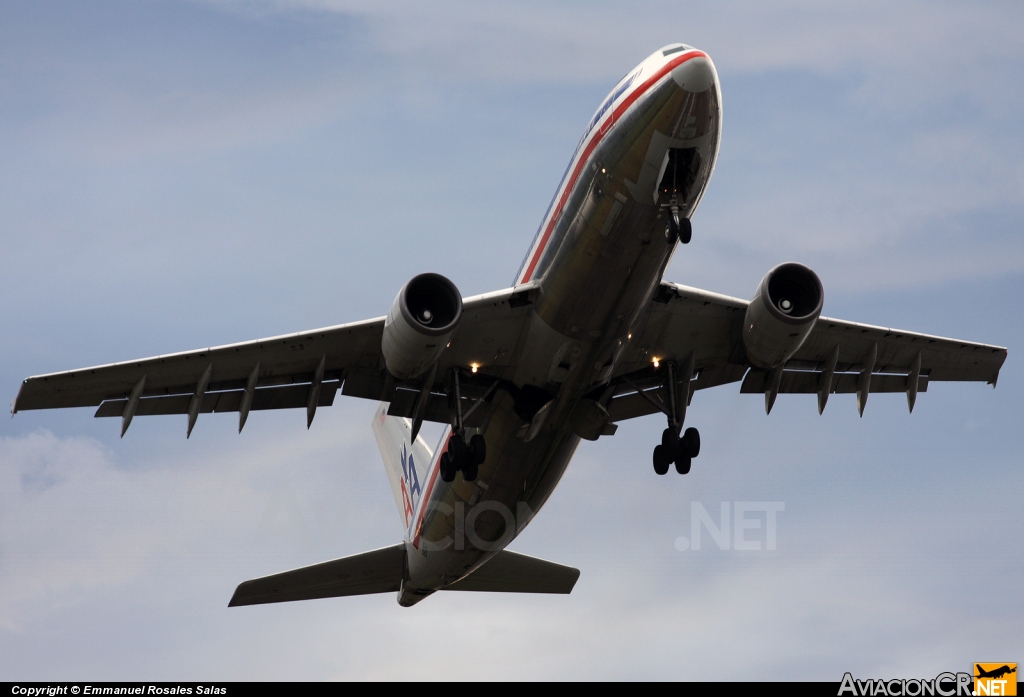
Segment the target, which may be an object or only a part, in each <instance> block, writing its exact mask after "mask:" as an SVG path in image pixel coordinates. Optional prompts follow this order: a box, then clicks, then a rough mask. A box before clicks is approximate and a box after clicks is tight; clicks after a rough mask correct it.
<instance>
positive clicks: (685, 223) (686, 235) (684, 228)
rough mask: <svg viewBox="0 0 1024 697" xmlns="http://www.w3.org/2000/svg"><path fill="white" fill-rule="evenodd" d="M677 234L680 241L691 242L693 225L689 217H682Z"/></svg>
mask: <svg viewBox="0 0 1024 697" xmlns="http://www.w3.org/2000/svg"><path fill="white" fill-rule="evenodd" d="M676 235H678V237H679V241H680V242H682V243H683V244H690V238H692V237H693V226H692V225H691V224H690V219H689V218H682V219H681V220H680V221H679V226H678V229H677V231H676Z"/></svg>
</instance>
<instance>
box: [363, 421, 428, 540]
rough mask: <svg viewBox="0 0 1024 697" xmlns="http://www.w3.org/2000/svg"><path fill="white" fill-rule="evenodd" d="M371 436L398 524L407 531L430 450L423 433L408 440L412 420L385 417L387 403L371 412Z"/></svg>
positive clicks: (421, 490) (422, 483) (410, 436)
mask: <svg viewBox="0 0 1024 697" xmlns="http://www.w3.org/2000/svg"><path fill="white" fill-rule="evenodd" d="M373 435H374V436H376V438H377V447H379V448H380V455H381V457H382V458H383V459H384V468H385V469H386V470H387V471H388V479H389V480H390V481H391V490H392V491H393V492H394V494H395V503H396V504H398V513H399V515H400V516H401V519H402V526H403V527H404V528H405V529H406V530H408V529H409V521H410V520H411V519H412V514H413V512H414V511H415V510H416V505H417V504H418V503H419V501H420V496H421V495H422V493H423V485H424V484H425V483H426V476H427V472H428V471H429V470H430V464H431V461H432V460H433V453H432V452H431V450H430V447H429V446H427V443H426V441H425V440H423V436H417V438H416V440H415V441H413V440H412V422H411V421H410V420H409V419H405V418H401V417H397V416H388V403H387V402H381V404H380V406H379V407H377V413H376V414H374V417H373Z"/></svg>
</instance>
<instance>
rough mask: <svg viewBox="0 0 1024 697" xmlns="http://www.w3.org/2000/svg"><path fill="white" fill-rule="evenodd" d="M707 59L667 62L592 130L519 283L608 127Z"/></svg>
mask: <svg viewBox="0 0 1024 697" xmlns="http://www.w3.org/2000/svg"><path fill="white" fill-rule="evenodd" d="M707 57H708V54H706V53H704V52H703V51H691V52H689V53H684V54H682V55H681V56H679V57H678V58H675V59H673V60H670V61H669V62H668V63H666V64H665V65H663V66H661V68H660V69H659V70H658V72H656V73H655V74H654V75H652V76H651V77H649V78H648V79H647V80H645V81H644V83H643V84H642V85H640V86H639V87H637V88H636V89H635V90H633V92H631V93H630V95H629V96H628V97H626V98H625V99H624V100H622V104H620V105H619V106H617V107H616V108H615V110H614V111H613V112H612V113H611V116H609V117H608V119H607V120H606V121H605V122H604V123H603V124H602V125H601V126H600V127H598V126H595V127H594V134H593V136H592V137H591V139H590V142H589V143H587V147H586V148H584V150H583V154H582V155H580V159H579V162H577V163H576V167H575V169H573V171H572V176H571V177H570V178H569V182H568V183H567V184H566V186H565V189H564V190H563V191H562V196H561V198H559V199H558V206H556V207H555V209H554V210H553V211H552V212H551V219H550V221H549V222H548V224H547V227H546V228H545V230H544V235H543V237H541V240H540V244H539V245H538V246H537V250H536V251H535V252H534V253H533V258H531V259H530V263H529V265H528V266H527V267H526V273H525V274H523V278H522V279H521V280H520V281H519V282H520V283H526V282H527V281H529V280H530V277H531V276H533V271H534V269H535V268H537V262H539V261H540V258H541V255H542V254H543V253H544V249H545V248H546V247H547V244H548V240H549V239H550V238H551V232H552V231H553V230H554V229H555V224H556V223H557V222H558V219H559V218H560V217H561V215H562V208H563V207H564V206H565V202H566V201H567V200H568V198H569V193H570V192H571V191H572V190H573V187H575V186H576V180H577V179H579V177H580V172H582V171H583V166H584V165H585V164H586V163H587V160H588V159H590V155H591V154H592V153H593V152H594V150H595V149H596V148H597V146H598V145H599V144H600V143H601V140H602V139H603V138H604V136H605V134H606V133H608V131H609V130H610V129H611V127H612V126H613V125H615V122H616V121H618V120H619V117H620V116H622V114H623V113H625V111H626V109H628V108H629V107H631V106H632V105H633V103H634V102H635V101H636V100H637V99H639V98H640V97H641V95H643V94H644V92H646V91H647V90H649V89H650V88H651V87H652V86H653V85H654V84H655V83H656V82H658V81H659V80H661V78H663V77H665V75H667V74H668V73H669V71H671V70H673V69H674V68H676V67H677V66H679V65H682V64H683V63H685V62H686V61H688V60H690V59H691V58H707Z"/></svg>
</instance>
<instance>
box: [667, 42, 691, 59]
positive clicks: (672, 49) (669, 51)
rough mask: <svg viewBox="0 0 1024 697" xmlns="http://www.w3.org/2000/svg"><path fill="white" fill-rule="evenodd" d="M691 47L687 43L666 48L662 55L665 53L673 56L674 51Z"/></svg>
mask: <svg viewBox="0 0 1024 697" xmlns="http://www.w3.org/2000/svg"><path fill="white" fill-rule="evenodd" d="M689 48H690V47H689V46H687V45H686V44H683V45H682V46H674V47H673V48H666V49H665V50H664V51H662V52H661V55H663V56H671V55H672V54H673V53H679V52H680V51H687V50H689Z"/></svg>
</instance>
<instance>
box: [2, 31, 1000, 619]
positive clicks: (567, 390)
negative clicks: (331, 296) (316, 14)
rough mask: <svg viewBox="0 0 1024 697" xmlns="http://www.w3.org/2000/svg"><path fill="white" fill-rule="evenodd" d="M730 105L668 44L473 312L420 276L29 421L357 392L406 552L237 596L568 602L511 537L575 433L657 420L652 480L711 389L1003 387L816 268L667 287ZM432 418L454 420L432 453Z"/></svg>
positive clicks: (59, 387)
mask: <svg viewBox="0 0 1024 697" xmlns="http://www.w3.org/2000/svg"><path fill="white" fill-rule="evenodd" d="M721 132H722V95H721V91H720V89H719V83H718V74H717V73H716V71H715V66H714V64H713V63H712V61H711V58H710V57H708V55H707V54H706V53H704V52H702V51H699V50H697V49H695V48H692V47H690V46H686V45H684V44H672V45H670V46H666V47H665V48H662V49H660V50H659V51H657V52H655V53H653V54H651V55H650V56H649V57H648V58H646V59H645V60H644V61H643V62H642V63H640V65H638V66H637V67H636V68H635V69H633V70H631V71H630V72H629V73H628V74H627V75H626V76H625V77H624V78H622V80H621V81H619V83H618V84H617V85H616V86H615V88H614V89H613V90H612V91H611V93H610V94H609V95H608V97H607V98H606V99H605V101H604V103H602V104H601V106H600V107H599V108H598V109H597V112H596V113H595V114H594V117H593V119H591V121H590V123H589V124H588V125H587V128H586V131H585V132H584V133H583V137H582V138H581V139H580V143H579V146H578V147H577V148H576V152H575V153H574V154H573V157H572V161H571V162H570V163H569V167H568V169H566V171H565V176H564V177H563V178H562V182H561V183H560V184H559V186H558V189H557V191H556V192H555V195H554V198H553V199H552V201H551V205H550V206H549V207H548V210H547V212H546V213H545V215H544V219H543V222H542V223H541V225H540V229H539V230H538V231H537V235H536V237H535V238H534V240H533V243H532V244H531V245H530V249H529V252H528V253H527V255H526V259H525V260H524V261H523V264H522V267H521V268H520V270H519V272H518V274H517V275H516V278H515V282H514V283H513V284H512V286H511V287H510V288H506V289H504V290H497V291H494V292H492V293H485V294H483V295H478V296H475V297H472V298H466V299H465V300H464V299H463V298H462V296H461V295H460V293H459V290H458V289H457V288H456V287H455V286H454V285H453V284H452V282H451V281H449V280H448V279H447V278H445V277H444V276H440V275H438V274H436V273H424V274H421V275H419V276H416V277H415V278H413V279H412V280H410V281H409V282H408V283H407V284H406V285H405V286H404V287H403V288H402V289H401V291H400V292H399V293H398V297H396V298H395V301H394V303H393V304H392V305H391V309H390V310H389V311H388V314H387V316H386V317H378V318H376V319H370V320H366V321H363V322H355V323H352V324H342V325H338V326H334V327H325V328H323V329H315V330H312V331H306V332H300V333H297V334H288V335H284V336H276V337H271V338H269V339H260V340H257V341H248V342H244V343H239V344H231V345H228V346H219V347H216V348H206V349H199V350H196V351H187V352H184V353H173V354H168V355H163V356H155V357H153V358H145V359H140V360H134V361H126V362H123V363H112V364H109V365H102V366H96V367H94V368H84V369H81V370H73V371H69V372H63V373H50V374H48V375H39V376H36V377H30V378H28V379H27V380H25V381H24V382H23V384H22V385H21V390H20V391H19V393H18V396H17V398H16V399H15V400H14V404H13V406H12V412H15V413H16V412H18V411H22V410H26V409H51V408H59V407H85V406H94V407H98V408H97V410H96V416H112V417H120V418H121V435H122V436H123V435H124V433H125V431H126V430H127V429H128V426H129V425H130V424H131V422H132V419H133V418H134V417H135V416H140V415H151V414H187V415H188V430H187V433H186V435H189V434H191V432H192V429H193V427H194V426H195V424H196V419H197V418H198V416H199V414H201V413H209V412H238V430H239V431H241V430H242V427H243V426H245V421H246V417H247V416H248V415H249V412H250V411H251V410H253V409H286V408H303V407H304V408H305V409H306V423H307V427H308V425H309V424H311V423H312V421H313V416H314V415H315V414H316V410H317V408H318V407H326V406H330V405H331V404H333V403H334V399H335V397H336V396H337V394H338V392H339V391H340V392H341V394H343V395H346V396H349V397H362V398H364V399H373V400H377V401H379V402H380V403H381V404H380V406H379V408H378V409H377V411H376V413H375V415H374V418H373V430H374V434H375V435H376V438H377V442H378V444H379V445H380V451H381V455H382V457H383V459H384V465H385V467H386V469H387V473H388V477H389V478H390V480H391V486H392V489H393V490H394V495H395V502H396V503H397V504H398V510H399V514H400V517H401V521H402V525H403V526H404V528H405V539H404V541H403V542H401V543H399V544H396V545H393V546H391V547H385V548H383V549H377V550H373V551H370V552H365V553H363V554H358V555H355V556H352V557H345V558H342V559H336V560H334V561H327V562H323V563H321V564H316V565H314V566H309V567H305V568H301V569H295V570H293V571H285V572H283V573H278V574H275V575H272V576H266V577H263V578H258V579H254V580H251V581H246V582H244V583H242V584H241V585H239V586H238V588H237V589H236V590H235V593H234V596H233V597H232V598H231V602H230V604H231V605H254V604H259V603H275V602H283V601H288V600H307V599H312V598H328V597H335V596H344V595H359V594H366V593H384V592H388V591H394V592H396V593H397V594H398V603H399V604H400V605H403V606H410V605H414V604H416V603H418V602H419V601H420V600H422V599H424V598H426V597H427V596H428V595H430V594H432V593H434V592H436V591H440V590H446V591H497V592H527V593H569V592H570V591H571V590H572V588H573V586H574V584H575V583H576V580H577V579H578V578H579V574H580V572H579V570H577V569H574V568H571V567H568V566H564V565H561V564H556V563H553V562H549V561H544V560H541V559H537V558H534V557H529V556H525V555H523V554H518V553H515V552H510V551H508V550H506V549H505V547H506V546H507V545H508V544H509V543H510V542H511V541H512V540H513V539H514V538H515V537H516V535H518V534H519V532H520V531H521V530H522V529H523V527H524V526H526V525H527V524H528V523H529V522H530V520H531V519H532V517H533V516H534V515H535V514H536V512H537V511H539V510H540V508H541V507H542V506H543V505H544V503H545V501H547V499H548V497H549V496H550V495H551V492H552V491H553V490H554V488H555V486H556V485H557V484H558V481H559V479H561V477H562V474H563V473H564V472H565V469H566V467H567V466H568V465H569V460H570V459H571V458H572V455H573V452H574V451H575V450H576V446H577V445H578V444H579V442H580V439H581V438H585V439H587V440H598V439H599V438H602V437H606V436H612V435H614V434H615V430H616V428H617V425H618V423H619V422H620V421H623V420H625V419H632V418H636V417H640V416H646V415H649V414H656V413H660V414H662V415H664V417H665V418H666V419H667V422H668V423H667V427H666V428H665V431H664V433H663V434H662V438H661V442H660V443H658V444H656V445H654V448H653V456H652V460H653V465H654V471H655V473H656V474H658V475H664V474H666V473H667V472H668V470H669V469H670V468H671V467H673V466H674V467H675V470H676V471H677V472H678V473H679V474H686V473H687V472H689V471H690V467H691V464H692V462H693V460H694V459H695V458H697V456H698V455H699V454H700V434H699V433H698V432H697V429H695V428H686V429H685V430H684V429H683V425H684V421H685V418H686V410H687V407H688V406H689V404H690V400H691V399H692V398H693V394H694V392H695V391H697V390H703V389H707V388H709V387H715V386H717V385H724V384H726V383H737V382H738V383H740V392H743V393H752V394H753V393H757V394H763V395H764V405H765V411H767V412H770V411H771V408H772V405H773V404H774V403H775V399H776V397H777V396H778V395H779V394H780V393H805V394H816V395H817V397H818V411H819V412H821V411H822V410H823V409H824V408H825V404H826V402H827V401H828V399H829V395H831V394H833V393H851V394H855V395H856V396H857V408H858V409H859V410H860V412H861V414H863V412H864V406H865V405H866V403H867V401H868V397H869V396H870V395H871V393H873V392H903V393H905V394H906V397H907V404H908V406H909V407H910V409H911V410H913V408H914V402H915V400H916V399H917V395H918V393H919V392H924V391H926V390H927V389H928V385H929V383H931V382H934V381H936V380H969V381H983V382H987V383H989V384H991V385H995V384H996V379H997V378H998V376H999V370H1000V368H1001V367H1002V365H1003V361H1004V360H1005V359H1006V349H1005V348H1002V347H999V346H987V345H984V344H977V343H972V342H967V341H957V340H954V339H944V338H940V337H937V336H927V335H924V334H916V333H914V332H908V331H902V330H897V329H887V328H885V327H875V326H870V325H866V324H857V323H855V322H847V321H844V320H838V319H830V318H828V317H823V316H821V309H822V303H823V301H824V291H823V288H822V284H821V281H820V280H819V279H818V276H817V275H816V274H815V273H814V272H813V271H811V269H809V268H807V267H806V266H803V265H801V264H798V263H794V262H787V263H782V264H779V265H778V266H775V267H774V268H772V269H771V270H770V271H768V273H767V275H765V277H764V278H763V279H762V280H761V282H760V283H759V284H758V286H757V289H756V291H755V292H754V296H753V298H752V299H751V300H750V301H746V300H740V299H738V298H731V297H727V296H724V295H718V294H716V293H711V292H708V291H705V290H699V289H697V288H691V287H688V286H683V285H678V284H675V283H669V282H666V281H664V280H662V276H663V274H664V272H665V268H666V266H667V265H668V263H669V260H670V259H671V258H672V254H673V252H675V250H676V247H677V244H679V243H682V244H687V243H688V242H690V237H691V232H692V228H691V224H690V220H691V218H692V217H693V213H694V211H695V210H696V209H697V205H698V204H699V203H700V200H701V197H703V196H704V191H705V189H706V188H707V185H708V182H709V181H710V179H711V174H712V172H713V171H714V169H715V160H716V158H717V156H718V147H719V142H720V139H721ZM424 421H433V422H437V423H442V424H447V428H446V429H445V431H444V435H443V437H442V438H441V440H440V443H439V444H438V447H437V448H436V449H434V450H433V451H432V450H431V448H430V447H429V445H428V444H427V443H426V442H425V441H424V439H423V438H422V437H421V436H419V431H420V427H421V425H422V424H423V422H424Z"/></svg>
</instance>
